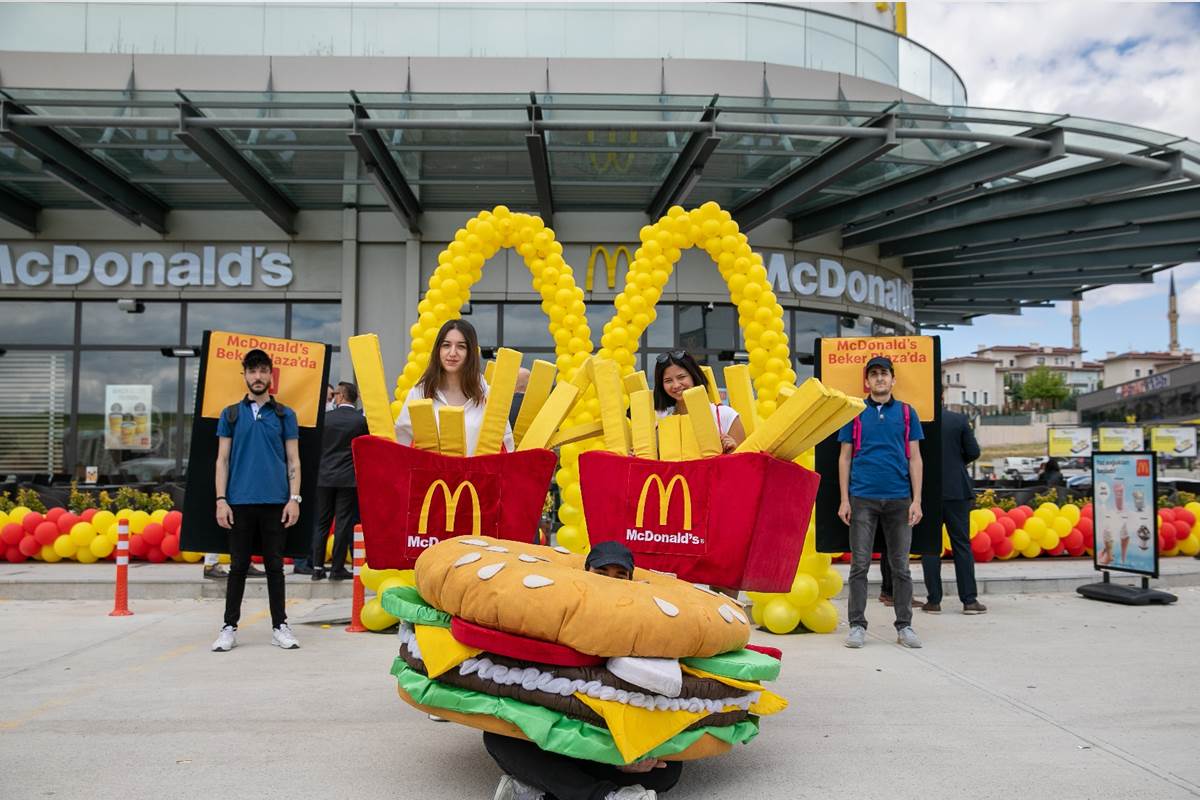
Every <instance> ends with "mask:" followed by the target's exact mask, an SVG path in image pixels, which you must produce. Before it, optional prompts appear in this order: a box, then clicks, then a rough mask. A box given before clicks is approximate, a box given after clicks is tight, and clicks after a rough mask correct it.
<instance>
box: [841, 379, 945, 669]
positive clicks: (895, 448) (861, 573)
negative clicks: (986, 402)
mask: <svg viewBox="0 0 1200 800" xmlns="http://www.w3.org/2000/svg"><path fill="white" fill-rule="evenodd" d="M863 378H864V382H865V384H866V388H867V391H868V392H869V393H870V394H868V396H867V398H866V402H867V405H866V408H864V409H863V412H862V413H861V414H860V415H858V417H856V418H855V419H854V420H853V421H851V422H849V423H847V424H846V425H845V426H844V427H843V428H842V429H841V430H840V431H839V432H838V441H839V442H840V443H841V455H840V457H839V458H838V485H839V488H840V490H841V504H840V505H839V507H838V517H840V518H841V520H842V522H844V523H846V524H847V525H849V526H850V559H851V561H850V580H849V583H850V601H849V609H848V612H849V613H848V617H849V622H850V634H849V636H847V637H846V647H854V648H858V647H862V646H863V644H865V643H866V637H867V618H866V607H867V570H868V569H869V568H870V566H871V550H872V549H873V545H874V542H875V530H876V526H878V527H879V528H880V529H881V531H882V533H883V538H884V541H885V542H886V543H887V551H888V556H887V557H888V559H889V563H890V565H891V568H892V579H893V583H894V595H893V602H894V608H895V611H896V641H898V642H899V643H900V644H902V645H904V646H905V647H920V646H921V640H920V639H919V638H917V634H916V633H915V632H914V631H913V629H912V594H913V592H912V576H911V575H910V574H909V571H908V553H909V550H910V549H911V547H912V526H914V525H916V524H917V523H918V522H920V521H921V516H922V511H921V480H922V469H923V467H922V461H921V448H920V446H919V445H918V446H916V447H913V446H912V442H914V441H920V440H921V439H924V438H925V434H924V433H923V432H922V430H921V420H920V419H919V418H918V417H917V413H916V412H915V411H913V410H912V408H910V407H909V406H908V404H906V403H904V402H902V401H897V400H896V398H895V397H893V396H892V389H893V388H894V387H895V385H896V372H895V370H894V369H893V367H892V361H891V359H889V358H886V357H885V356H873V357H872V358H870V359H869V360H868V361H867V365H866V368H865V369H864V370H863Z"/></svg>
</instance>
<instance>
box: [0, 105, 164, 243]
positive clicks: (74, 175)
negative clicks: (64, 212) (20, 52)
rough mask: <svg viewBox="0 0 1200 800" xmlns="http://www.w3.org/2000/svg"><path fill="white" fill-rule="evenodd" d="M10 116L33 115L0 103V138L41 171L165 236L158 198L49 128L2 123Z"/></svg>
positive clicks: (162, 212) (161, 208) (13, 106)
mask: <svg viewBox="0 0 1200 800" xmlns="http://www.w3.org/2000/svg"><path fill="white" fill-rule="evenodd" d="M10 114H22V115H27V116H36V115H33V114H31V112H30V111H29V110H28V109H26V108H24V107H23V106H21V105H18V104H17V103H14V102H12V101H11V100H0V136H3V137H4V138H5V139H8V140H9V141H10V142H12V143H13V144H15V145H17V146H18V147H20V148H22V149H23V150H26V151H28V152H29V153H32V154H33V155H35V156H37V157H38V158H40V159H41V161H42V169H43V170H44V171H46V172H48V173H50V174H51V175H53V176H54V177H56V178H58V179H59V180H60V181H62V182H63V183H65V184H67V185H68V186H70V187H71V188H73V189H75V190H76V191H78V192H80V193H81V194H83V195H84V196H86V197H88V198H89V199H91V200H92V201H94V202H95V203H97V204H98V205H100V206H103V207H104V208H107V209H108V210H109V211H112V212H113V213H114V214H116V215H118V216H120V217H122V218H124V219H126V220H128V221H129V222H132V223H133V224H134V225H145V226H147V227H148V228H151V229H152V230H154V231H156V232H158V233H166V232H167V212H168V211H169V209H168V208H167V206H166V205H164V204H163V203H162V202H160V201H159V200H158V198H156V197H152V196H151V195H149V194H147V193H146V192H143V191H142V190H141V189H139V188H138V187H136V186H134V185H133V184H132V183H130V182H129V181H127V180H126V179H125V178H124V177H123V176H121V175H119V174H118V173H117V172H115V171H114V170H113V169H111V168H110V167H108V166H107V165H105V164H104V163H102V162H100V161H98V160H97V159H95V158H92V157H91V156H90V155H88V154H87V153H86V152H84V151H83V150H81V149H80V148H78V147H76V146H75V145H74V144H72V143H71V142H70V141H69V140H68V139H67V138H66V137H64V136H63V135H62V134H60V133H58V132H57V131H55V130H52V129H51V128H49V127H33V126H20V127H13V126H12V125H10V124H8V120H7V119H6V117H7V116H8V115H10Z"/></svg>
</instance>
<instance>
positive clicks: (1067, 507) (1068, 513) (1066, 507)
mask: <svg viewBox="0 0 1200 800" xmlns="http://www.w3.org/2000/svg"><path fill="white" fill-rule="evenodd" d="M1058 513H1059V514H1061V515H1062V516H1064V517H1066V518H1067V519H1069V520H1070V521H1071V525H1072V526H1074V524H1075V523H1076V522H1079V517H1080V512H1079V506H1077V505H1075V504H1074V503H1063V507H1062V508H1060V509H1059V510H1058Z"/></svg>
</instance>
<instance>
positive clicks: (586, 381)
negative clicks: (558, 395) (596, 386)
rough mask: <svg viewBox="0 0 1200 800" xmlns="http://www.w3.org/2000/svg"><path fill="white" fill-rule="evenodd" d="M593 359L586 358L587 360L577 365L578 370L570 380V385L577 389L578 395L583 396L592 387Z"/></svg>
mask: <svg viewBox="0 0 1200 800" xmlns="http://www.w3.org/2000/svg"><path fill="white" fill-rule="evenodd" d="M593 361H594V358H593V357H592V356H588V357H587V360H586V361H584V362H583V363H582V364H580V365H579V369H577V370H576V371H575V376H574V377H573V378H571V383H572V384H574V385H575V387H576V388H578V389H579V393H580V394H583V393H584V392H586V391H587V390H588V387H589V386H591V385H592V369H593V366H592V362H593Z"/></svg>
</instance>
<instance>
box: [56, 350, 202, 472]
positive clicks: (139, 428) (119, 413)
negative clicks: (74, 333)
mask: <svg viewBox="0 0 1200 800" xmlns="http://www.w3.org/2000/svg"><path fill="white" fill-rule="evenodd" d="M189 360H190V359H189ZM197 361H198V359H197ZM113 385H119V386H125V387H135V386H136V387H144V389H143V391H144V392H147V393H148V394H149V397H150V403H149V407H147V408H143V407H141V402H140V401H139V402H138V403H136V404H134V405H132V406H131V407H128V408H126V407H123V406H125V405H129V403H128V402H125V403H123V404H109V403H108V398H107V394H108V387H110V386H113ZM178 389H179V361H178V360H176V359H174V358H167V357H165V356H163V355H162V354H161V353H158V352H157V351H148V352H112V351H107V352H106V351H87V352H83V353H81V354H80V356H79V436H78V451H77V457H76V461H77V463H78V464H79V465H80V466H87V465H95V466H98V467H99V468H100V480H101V482H137V483H145V482H151V481H159V480H163V479H166V478H170V477H175V475H176V472H175V451H176V437H177V431H178V428H177V427H176V426H177V425H178V424H179V413H178V412H179V396H178ZM116 405H122V407H121V408H119V410H114V406H116ZM143 436H144V437H146V439H145V442H146V444H145V445H141V444H139V440H141V439H142V437H143Z"/></svg>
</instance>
